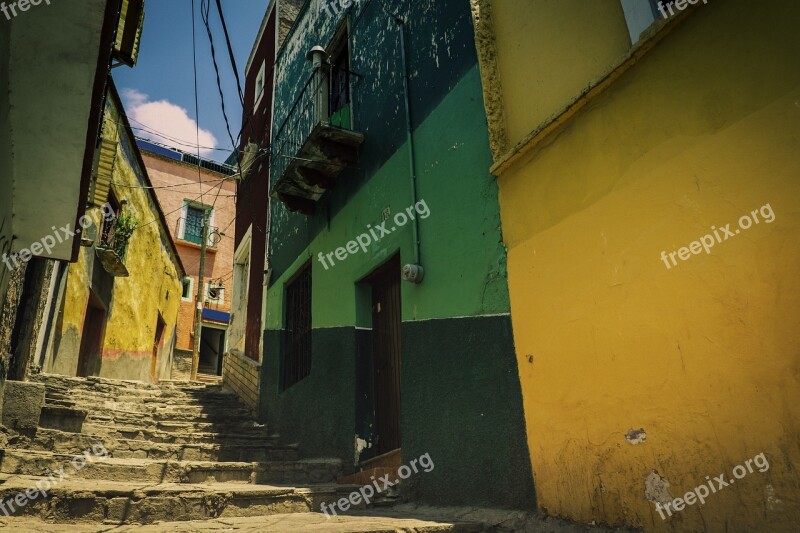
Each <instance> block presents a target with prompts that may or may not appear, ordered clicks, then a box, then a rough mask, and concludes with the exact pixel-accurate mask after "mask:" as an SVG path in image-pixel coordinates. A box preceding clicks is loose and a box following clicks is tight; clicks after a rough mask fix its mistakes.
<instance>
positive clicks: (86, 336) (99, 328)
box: [77, 294, 106, 377]
mask: <svg viewBox="0 0 800 533" xmlns="http://www.w3.org/2000/svg"><path fill="white" fill-rule="evenodd" d="M105 329H106V310H105V308H103V304H102V303H100V299H99V298H98V297H97V296H95V295H94V294H89V303H88V304H87V306H86V317H85V318H84V320H83V334H82V335H81V347H80V352H79V354H78V372H77V375H78V376H79V377H87V376H96V375H98V374H99V373H100V365H101V363H102V356H103V354H102V351H103V334H104V332H105Z"/></svg>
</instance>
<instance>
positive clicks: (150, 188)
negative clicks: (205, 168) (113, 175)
mask: <svg viewBox="0 0 800 533" xmlns="http://www.w3.org/2000/svg"><path fill="white" fill-rule="evenodd" d="M227 179H228V178H220V179H217V180H208V181H204V182H203V183H216V182H218V181H225V180H227ZM111 183H112V184H113V185H116V186H117V187H125V188H126V189H146V190H152V189H173V188H175V187H189V186H191V185H192V183H176V184H174V185H157V186H152V187H148V186H142V185H126V184H124V183H117V182H116V181H112V182H111ZM173 192H181V193H188V192H189V191H173Z"/></svg>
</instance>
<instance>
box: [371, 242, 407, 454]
mask: <svg viewBox="0 0 800 533" xmlns="http://www.w3.org/2000/svg"><path fill="white" fill-rule="evenodd" d="M371 283H372V336H373V337H372V338H373V347H372V353H373V358H374V361H373V369H374V373H375V375H374V383H375V426H376V430H377V431H376V433H377V434H376V436H377V447H378V454H383V453H386V452H390V451H392V450H396V449H398V448H400V324H401V318H400V311H401V307H400V258H399V256H397V257H395V258H394V259H392V260H391V261H389V262H388V263H387V264H386V265H384V266H383V267H381V268H380V269H379V270H378V271H377V272H376V273H375V276H374V277H373V278H372V281H371Z"/></svg>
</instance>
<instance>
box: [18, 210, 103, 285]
mask: <svg viewBox="0 0 800 533" xmlns="http://www.w3.org/2000/svg"><path fill="white" fill-rule="evenodd" d="M100 213H101V214H102V215H103V220H111V219H112V218H113V217H114V208H113V207H111V204H110V203H106V204H105V205H104V206H103V207H101V208H100ZM92 224H94V221H92V219H91V217H89V215H84V216H82V217H81V218H80V219H79V220H78V225H79V226H80V227H81V228H82V229H87V228H88V227H89V226H91V225H92ZM52 229H53V234H52V235H46V236H44V237H42V238H41V239H40V240H38V241H36V242H34V243H31V245H30V249H28V248H23V249H22V250H20V251H19V252H18V253H15V254H11V255H8V254H3V262H4V263H5V264H6V267H7V268H8V269H9V270H15V269H16V268H17V267H19V264H20V261H21V262H22V263H23V264H24V263H27V262H28V261H30V260H31V259H32V258H33V257H35V256H40V255H50V254H51V253H52V252H53V248H55V246H56V244H57V243H56V241H58V244H60V243H62V242H64V239H70V238H72V237H74V236H76V235H80V234H81V231H82V230H81V229H75V230H74V231H73V229H72V224H67V225H66V226H64V227H62V228H56V227H55V226H53V228H52ZM12 263H13V266H12Z"/></svg>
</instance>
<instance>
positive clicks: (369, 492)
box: [320, 453, 434, 519]
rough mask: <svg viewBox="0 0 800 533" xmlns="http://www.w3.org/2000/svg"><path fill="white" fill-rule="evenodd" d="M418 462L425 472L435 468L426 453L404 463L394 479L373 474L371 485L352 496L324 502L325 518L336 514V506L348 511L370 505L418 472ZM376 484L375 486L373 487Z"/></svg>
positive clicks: (355, 491)
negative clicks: (387, 490) (386, 491)
mask: <svg viewBox="0 0 800 533" xmlns="http://www.w3.org/2000/svg"><path fill="white" fill-rule="evenodd" d="M417 463H419V466H421V467H422V470H423V472H430V471H431V470H433V468H434V464H433V460H432V459H431V455H430V454H429V453H426V454H425V455H421V456H420V457H419V459H413V460H412V461H411V462H409V463H408V464H409V465H411V466H408V465H403V466H401V467H400V468H398V469H397V477H396V478H395V479H394V480H393V481H392V480H391V479H390V478H391V477H392V476H391V475H390V474H386V475H384V476H381V477H379V478H378V479H375V476H371V477H370V479H372V484H371V485H364V486H363V487H361V488H360V489H358V490H354V491H353V492H351V493H350V496H349V497H347V498H340V499H339V500H338V501H335V502H333V503H332V504H330V505H327V504H325V503H323V504H322V505H321V506H320V509H321V510H322V512H323V513H325V518H328V519H330V517H331V514H332V515H334V516H336V507H337V506H338V507H339V510H340V511H347V510H348V509H350V506H351V505H353V506H355V505H359V504H360V503H361V502H364V504H366V505H369V503H370V502H371V501H372V499H373V498H374V497H375V496H376V495H377V494H380V493H381V492H383V491H384V490H386V489H389V488H391V487H394V486H395V485H397V484H398V483H400V480H401V479H408V478H409V477H411V474H412V473H414V474H416V473H418V472H419V469H418V468H417ZM373 486H374V488H373Z"/></svg>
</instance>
